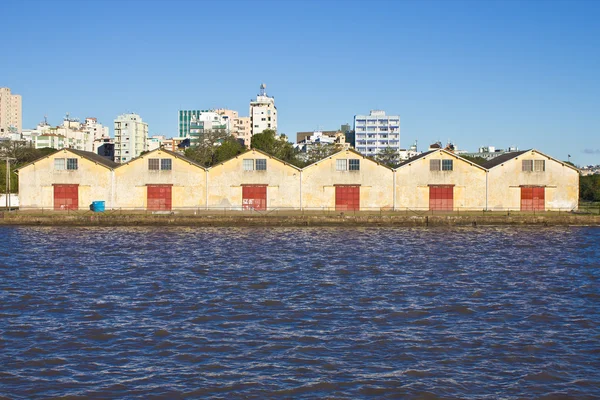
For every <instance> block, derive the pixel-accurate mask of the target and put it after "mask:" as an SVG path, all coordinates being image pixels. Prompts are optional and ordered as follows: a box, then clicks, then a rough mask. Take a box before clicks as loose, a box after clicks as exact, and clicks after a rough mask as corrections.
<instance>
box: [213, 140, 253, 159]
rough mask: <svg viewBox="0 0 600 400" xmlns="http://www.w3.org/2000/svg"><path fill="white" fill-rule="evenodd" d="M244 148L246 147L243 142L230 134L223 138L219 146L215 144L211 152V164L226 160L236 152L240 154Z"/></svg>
mask: <svg viewBox="0 0 600 400" xmlns="http://www.w3.org/2000/svg"><path fill="white" fill-rule="evenodd" d="M245 150H246V148H245V147H244V145H243V144H241V143H240V142H239V141H238V140H237V139H236V138H234V137H233V136H230V137H228V138H226V139H224V140H223V142H221V145H220V146H217V148H216V150H215V152H214V154H213V160H212V165H215V164H218V163H222V162H223V161H227V160H229V159H230V158H233V157H235V156H237V155H238V154H242V153H243V152H244V151H245Z"/></svg>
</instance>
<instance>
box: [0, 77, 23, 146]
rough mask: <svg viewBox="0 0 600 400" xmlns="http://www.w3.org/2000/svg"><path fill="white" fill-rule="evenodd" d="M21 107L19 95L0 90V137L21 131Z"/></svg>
mask: <svg viewBox="0 0 600 400" xmlns="http://www.w3.org/2000/svg"><path fill="white" fill-rule="evenodd" d="M21 106H22V99H21V95H19V94H11V93H10V89H9V88H0V136H6V135H7V134H8V133H10V132H11V131H16V133H20V132H21V131H22V129H23V122H22V120H23V114H22V109H21Z"/></svg>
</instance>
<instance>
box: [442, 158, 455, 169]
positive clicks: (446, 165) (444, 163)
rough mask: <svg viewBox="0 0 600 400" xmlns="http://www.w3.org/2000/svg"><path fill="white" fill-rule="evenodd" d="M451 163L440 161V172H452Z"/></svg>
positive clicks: (450, 161) (449, 161)
mask: <svg viewBox="0 0 600 400" xmlns="http://www.w3.org/2000/svg"><path fill="white" fill-rule="evenodd" d="M452 169H453V162H452V160H442V171H452Z"/></svg>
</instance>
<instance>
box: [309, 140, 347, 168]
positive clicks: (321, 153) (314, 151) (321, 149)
mask: <svg viewBox="0 0 600 400" xmlns="http://www.w3.org/2000/svg"><path fill="white" fill-rule="evenodd" d="M342 148H343V147H342V146H340V145H337V144H313V145H311V146H310V147H309V148H308V151H307V152H306V153H307V157H306V162H305V165H310V164H313V163H316V162H317V161H320V160H322V159H324V158H327V157H329V156H331V155H332V154H335V153H337V152H338V151H340V150H342Z"/></svg>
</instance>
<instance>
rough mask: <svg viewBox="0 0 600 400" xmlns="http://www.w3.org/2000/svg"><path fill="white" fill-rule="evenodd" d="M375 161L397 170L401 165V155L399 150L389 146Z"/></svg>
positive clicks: (378, 154)
mask: <svg viewBox="0 0 600 400" xmlns="http://www.w3.org/2000/svg"><path fill="white" fill-rule="evenodd" d="M375 161H377V162H378V163H381V164H383V165H385V166H388V167H390V168H396V167H397V166H398V165H400V153H398V150H395V149H393V148H391V147H390V146H387V147H385V148H384V149H382V150H381V151H380V152H379V153H377V155H376V156H375Z"/></svg>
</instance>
